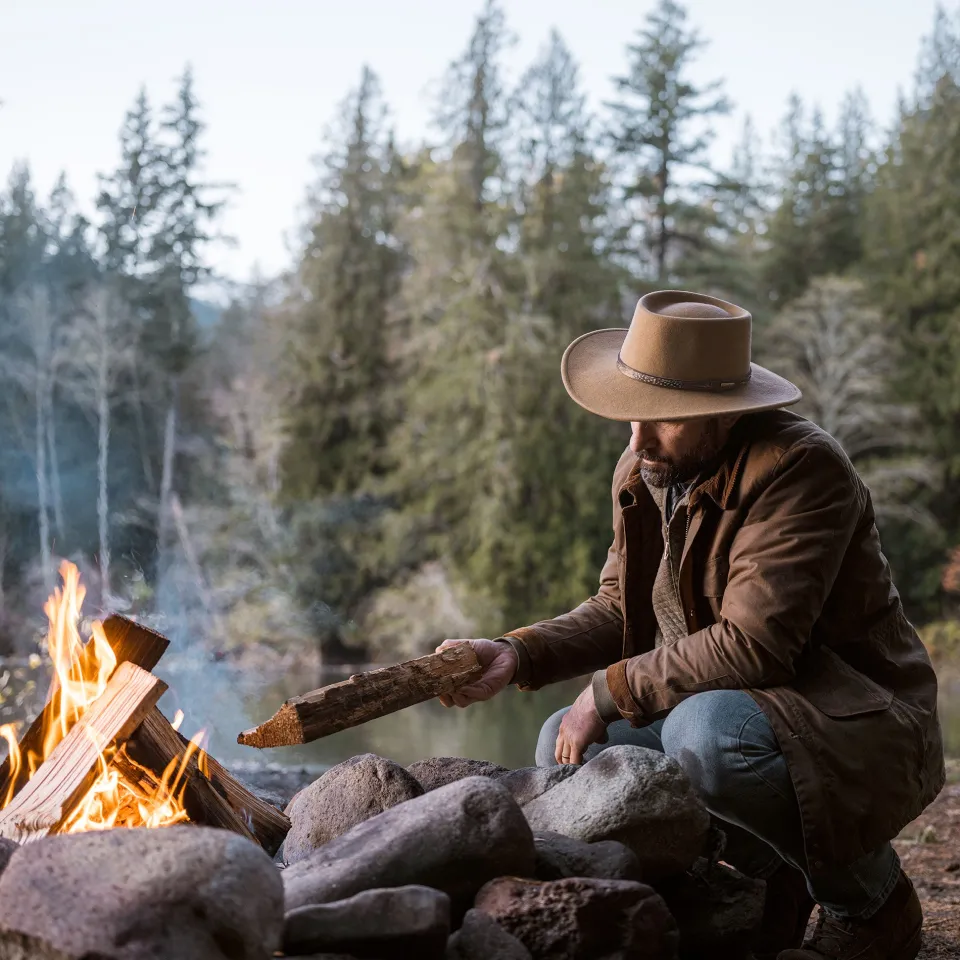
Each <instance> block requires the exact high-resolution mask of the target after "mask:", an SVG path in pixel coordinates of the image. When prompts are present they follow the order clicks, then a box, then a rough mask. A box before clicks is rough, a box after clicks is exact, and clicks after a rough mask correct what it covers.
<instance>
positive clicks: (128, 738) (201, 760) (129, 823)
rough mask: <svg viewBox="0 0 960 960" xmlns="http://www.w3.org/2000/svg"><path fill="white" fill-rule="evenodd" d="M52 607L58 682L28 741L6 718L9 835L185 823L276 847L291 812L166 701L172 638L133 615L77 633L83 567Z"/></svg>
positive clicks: (4, 787) (4, 780)
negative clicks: (185, 729) (259, 793)
mask: <svg viewBox="0 0 960 960" xmlns="http://www.w3.org/2000/svg"><path fill="white" fill-rule="evenodd" d="M61 575H62V577H63V587H62V589H58V590H55V591H54V594H53V595H52V596H51V597H50V599H49V601H48V602H47V605H46V607H45V608H44V609H45V611H46V613H47V617H48V619H49V622H50V629H49V632H48V636H47V646H48V650H49V653H50V657H51V660H52V661H53V665H54V672H55V676H54V680H53V684H52V686H51V692H50V696H49V698H48V700H47V704H46V706H45V707H44V709H43V712H42V713H41V714H40V716H39V717H37V719H36V720H35V721H34V722H33V723H32V724H31V726H30V727H29V729H28V730H27V732H26V733H25V734H24V735H23V737H22V738H21V740H20V742H19V743H18V742H17V739H16V736H15V734H14V730H13V725H11V724H8V725H6V726H3V727H0V736H2V737H4V739H6V741H7V744H8V747H9V754H8V757H7V759H6V760H5V761H4V763H3V764H2V765H0V836H8V837H13V838H14V839H17V840H18V841H20V842H25V841H29V840H32V839H35V838H37V837H40V836H44V835H46V834H48V833H71V832H78V831H83V830H103V829H108V828H110V827H137V826H140V827H143V826H147V827H159V826H168V825H170V824H174V823H180V822H185V821H186V822H192V823H201V824H204V825H207V826H215V827H222V828H225V829H227V830H231V831H233V832H235V833H238V834H240V835H242V836H245V837H247V838H249V839H252V840H254V841H256V842H258V843H259V844H260V845H261V846H262V847H264V849H266V850H267V852H268V853H270V854H273V853H275V852H276V850H277V848H278V847H279V846H280V843H281V842H282V840H283V838H284V836H285V835H286V832H287V830H288V829H289V826H290V824H289V821H288V820H287V818H286V817H285V816H284V815H283V814H282V813H281V812H280V811H279V810H277V809H275V808H274V807H272V806H270V805H269V804H268V803H266V802H265V801H263V800H261V799H260V798H259V797H256V796H254V795H253V794H252V793H250V792H249V791H248V790H247V789H246V788H245V787H243V786H242V785H241V784H240V783H238V782H237V781H236V780H234V779H233V778H232V777H231V776H230V775H229V774H228V773H227V771H226V770H224V768H223V767H221V766H220V764H218V763H217V762H216V761H215V760H213V759H212V758H211V757H209V756H208V755H207V753H206V752H205V751H204V750H202V749H201V748H200V744H199V736H198V737H196V738H194V739H193V740H190V741H188V740H186V739H185V738H184V737H183V736H182V735H181V734H180V733H179V732H178V730H177V729H176V727H177V726H179V722H180V721H181V720H182V714H180V715H179V716H178V718H177V720H176V722H175V724H174V725H171V724H170V723H169V722H168V721H167V719H166V717H164V715H163V714H162V713H161V712H160V711H159V710H158V709H157V707H156V703H157V701H158V700H159V699H160V696H161V695H162V694H163V692H164V690H165V689H166V685H165V684H164V683H163V682H162V681H161V680H158V679H157V678H156V677H154V676H153V675H152V674H151V673H149V671H150V670H151V669H152V668H153V667H154V666H155V665H156V664H157V662H158V661H159V660H160V657H161V656H162V655H163V653H164V651H165V650H166V648H167V646H168V643H169V642H168V641H167V639H166V638H165V637H163V636H161V635H160V634H158V633H155V632H153V631H151V630H148V629H146V628H144V627H142V626H140V625H138V624H136V623H133V622H132V621H130V620H127V619H126V618H124V617H119V616H112V617H109V618H107V620H105V621H104V622H103V623H102V624H101V623H99V622H96V623H94V624H93V627H92V637H91V639H90V641H89V642H87V643H84V642H83V641H82V639H81V637H80V634H79V632H78V630H77V623H78V620H79V617H80V608H81V606H82V603H83V598H84V589H83V587H82V586H81V585H80V582H79V574H78V571H77V569H76V567H75V566H73V565H72V564H70V563H66V562H65V563H64V564H63V565H62V567H61Z"/></svg>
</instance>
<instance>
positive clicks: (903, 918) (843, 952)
mask: <svg viewBox="0 0 960 960" xmlns="http://www.w3.org/2000/svg"><path fill="white" fill-rule="evenodd" d="M922 926H923V911H922V910H921V908H920V900H919V899H918V897H917V892H916V890H914V889H913V884H912V883H911V882H910V878H909V877H908V876H907V875H906V874H905V873H904V872H903V871H902V870H901V871H900V876H899V878H898V879H897V884H896V886H895V887H894V888H893V892H892V893H891V894H890V896H889V897H888V898H887V899H886V901H885V902H884V904H883V906H882V907H881V908H880V909H879V910H878V911H877V912H876V913H875V914H874V915H873V916H872V917H870V918H869V919H868V920H859V919H847V918H843V917H834V916H832V915H831V914H829V913H827V911H826V910H821V911H820V917H819V919H818V920H817V926H816V929H815V930H814V932H813V936H812V937H811V938H810V939H809V940H808V941H807V942H806V943H804V945H803V947H802V949H800V950H784V951H783V953H781V954H780V956H779V958H778V960H854V958H855V960H914V957H916V955H917V953H918V952H919V950H920V933H921V928H922Z"/></svg>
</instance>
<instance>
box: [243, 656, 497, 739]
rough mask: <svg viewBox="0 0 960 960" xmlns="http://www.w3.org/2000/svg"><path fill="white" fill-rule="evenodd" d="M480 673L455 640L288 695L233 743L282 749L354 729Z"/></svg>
mask: <svg viewBox="0 0 960 960" xmlns="http://www.w3.org/2000/svg"><path fill="white" fill-rule="evenodd" d="M482 673H483V671H482V669H481V667H480V664H479V663H478V662H477V655H476V654H475V653H474V652H473V647H471V646H470V644H468V643H458V644H455V645H453V646H450V647H447V648H445V649H443V650H441V651H440V652H439V653H432V654H430V655H429V656H426V657H419V658H418V659H416V660H407V661H406V662H404V663H398V664H396V665H394V666H392V667H382V668H381V669H379V670H372V671H370V672H369V673H358V674H356V675H355V676H352V677H351V678H350V679H349V680H343V681H341V682H340V683H334V684H331V685H330V686H328V687H323V688H321V689H320V690H314V691H312V692H311V693H305V694H303V695H302V696H299V697H292V698H291V699H289V700H287V701H286V703H284V704H283V706H282V707H281V708H280V709H279V710H278V711H277V712H276V713H275V714H274V715H273V716H272V717H271V718H270V719H269V720H267V721H266V723H261V724H260V726H259V727H254V728H253V729H252V730H245V731H244V732H243V733H241V734H240V736H239V737H237V742H238V743H241V744H244V745H245V746H248V747H260V748H263V747H285V746H292V745H293V744H297V743H309V742H310V741H311V740H317V739H319V738H320V737H325V736H328V735H329V734H331V733H337V732H338V731H340V730H346V729H347V728H348V727H356V726H358V725H359V724H361V723H366V722H367V721H368V720H374V719H376V718H377V717H383V716H386V715H387V714H388V713H396V711H397V710H403V709H405V708H406V707H412V706H413V705H414V704H415V703H423V702H424V701H425V700H432V699H433V698H434V697H439V696H441V695H442V694H445V693H452V692H453V691H454V690H456V689H457V688H458V687H462V686H463V685H464V684H467V683H471V682H472V681H474V680H477V679H478V678H479V677H480V675H481V674H482Z"/></svg>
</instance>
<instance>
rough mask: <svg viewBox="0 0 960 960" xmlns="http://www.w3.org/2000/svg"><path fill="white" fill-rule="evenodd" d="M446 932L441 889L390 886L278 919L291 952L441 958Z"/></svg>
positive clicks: (386, 959)
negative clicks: (282, 925)
mask: <svg viewBox="0 0 960 960" xmlns="http://www.w3.org/2000/svg"><path fill="white" fill-rule="evenodd" d="M449 936H450V898H449V897H448V896H447V895H446V894H445V893H441V892H440V891H439V890H433V889H431V888H430V887H419V886H408V887H393V888H390V889H385V890H365V891H364V892H363V893H358V894H357V895H356V896H353V897H350V898H349V899H347V900H338V901H336V902H334V903H322V904H314V905H312V906H309V907H300V908H299V909H298V910H293V911H291V912H290V913H288V914H287V916H286V919H285V921H284V927H283V949H284V951H285V952H286V953H287V954H289V955H292V956H302V955H304V954H306V953H311V952H314V953H315V952H317V951H325V952H327V953H346V954H349V955H350V956H354V957H361V958H362V957H374V958H378V960H394V958H397V960H404V958H406V957H420V958H422V960H442V957H443V955H444V953H445V952H446V946H447V938H448V937H449Z"/></svg>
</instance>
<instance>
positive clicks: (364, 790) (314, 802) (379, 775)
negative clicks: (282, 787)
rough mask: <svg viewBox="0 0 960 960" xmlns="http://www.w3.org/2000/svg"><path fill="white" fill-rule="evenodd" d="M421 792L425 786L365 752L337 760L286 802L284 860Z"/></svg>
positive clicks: (303, 854) (299, 855) (297, 857)
mask: <svg viewBox="0 0 960 960" xmlns="http://www.w3.org/2000/svg"><path fill="white" fill-rule="evenodd" d="M420 796H423V787H421V786H420V784H419V783H418V782H417V781H416V780H415V779H414V778H413V777H412V776H411V775H410V774H409V773H407V771H406V770H404V768H403V767H401V766H400V764H398V763H394V762H393V761H392V760H386V759H384V758H383V757H378V756H375V755H374V754H372V753H366V754H363V755H361V756H358V757H352V758H351V759H349V760H345V761H344V762H343V763H338V764H337V765H336V766H335V767H331V768H330V769H329V770H328V771H327V772H326V773H325V774H324V775H323V776H322V777H320V778H319V779H318V780H315V781H314V782H313V783H311V784H310V785H309V786H307V787H304V788H303V789H302V790H301V791H300V792H299V793H298V794H296V796H294V798H293V799H292V800H291V801H290V803H289V804H288V805H287V808H286V810H285V811H284V813H286V815H287V816H288V817H289V818H290V832H289V833H288V834H287V836H286V839H285V840H284V842H283V862H284V863H287V864H290V863H296V862H297V861H298V860H303V859H304V857H308V856H309V855H310V854H311V853H313V851H314V850H316V849H318V848H319V847H322V846H323V845H324V844H327V843H329V842H330V841H331V840H335V839H336V838H337V837H339V836H341V835H342V834H344V833H346V832H347V831H348V830H349V829H350V828H351V827H355V826H356V825H357V824H358V823H362V822H363V821H364V820H369V819H370V818H371V817H375V816H376V815H377V814H378V813H383V811H384V810H389V809H390V807H395V806H396V805H397V804H398V803H403V802H404V801H405V800H412V799H413V798H414V797H420Z"/></svg>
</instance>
